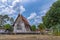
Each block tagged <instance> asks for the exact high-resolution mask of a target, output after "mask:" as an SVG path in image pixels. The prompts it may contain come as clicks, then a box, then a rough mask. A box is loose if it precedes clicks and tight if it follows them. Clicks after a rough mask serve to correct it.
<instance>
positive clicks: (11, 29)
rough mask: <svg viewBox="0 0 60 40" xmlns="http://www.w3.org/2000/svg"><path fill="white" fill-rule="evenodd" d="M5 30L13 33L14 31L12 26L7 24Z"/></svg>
mask: <svg viewBox="0 0 60 40" xmlns="http://www.w3.org/2000/svg"><path fill="white" fill-rule="evenodd" d="M4 28H5V30H6V31H7V30H8V31H9V32H12V31H13V28H12V26H11V25H10V24H5V25H4Z"/></svg>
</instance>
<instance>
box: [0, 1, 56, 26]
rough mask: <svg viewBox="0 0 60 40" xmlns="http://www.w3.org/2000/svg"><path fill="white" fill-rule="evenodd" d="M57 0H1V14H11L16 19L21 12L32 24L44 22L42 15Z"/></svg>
mask: <svg viewBox="0 0 60 40" xmlns="http://www.w3.org/2000/svg"><path fill="white" fill-rule="evenodd" d="M55 1H56V0H0V15H5V14H7V15H9V16H10V17H13V18H14V19H16V18H17V16H18V14H19V13H20V14H21V15H23V16H24V17H25V18H26V19H27V20H28V22H29V23H30V25H38V24H39V23H42V16H44V15H45V14H46V12H47V11H48V10H49V9H50V7H51V6H52V4H53V3H54V2H55Z"/></svg>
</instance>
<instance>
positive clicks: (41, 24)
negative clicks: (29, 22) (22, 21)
mask: <svg viewBox="0 0 60 40" xmlns="http://www.w3.org/2000/svg"><path fill="white" fill-rule="evenodd" d="M38 28H39V30H40V31H41V30H44V29H45V26H44V24H43V23H40V24H39V25H38Z"/></svg>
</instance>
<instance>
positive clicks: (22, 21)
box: [13, 14, 31, 33]
mask: <svg viewBox="0 0 60 40" xmlns="http://www.w3.org/2000/svg"><path fill="white" fill-rule="evenodd" d="M13 29H14V30H13V32H14V33H21V32H30V31H31V28H30V25H29V23H28V21H27V19H26V18H25V17H23V16H22V15H20V14H18V17H17V18H16V20H15V22H14V24H13Z"/></svg>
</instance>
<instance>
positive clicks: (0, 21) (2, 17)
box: [0, 15, 9, 26]
mask: <svg viewBox="0 0 60 40" xmlns="http://www.w3.org/2000/svg"><path fill="white" fill-rule="evenodd" d="M8 20H9V17H8V15H0V26H3V25H4V23H6V22H7V21H8Z"/></svg>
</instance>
